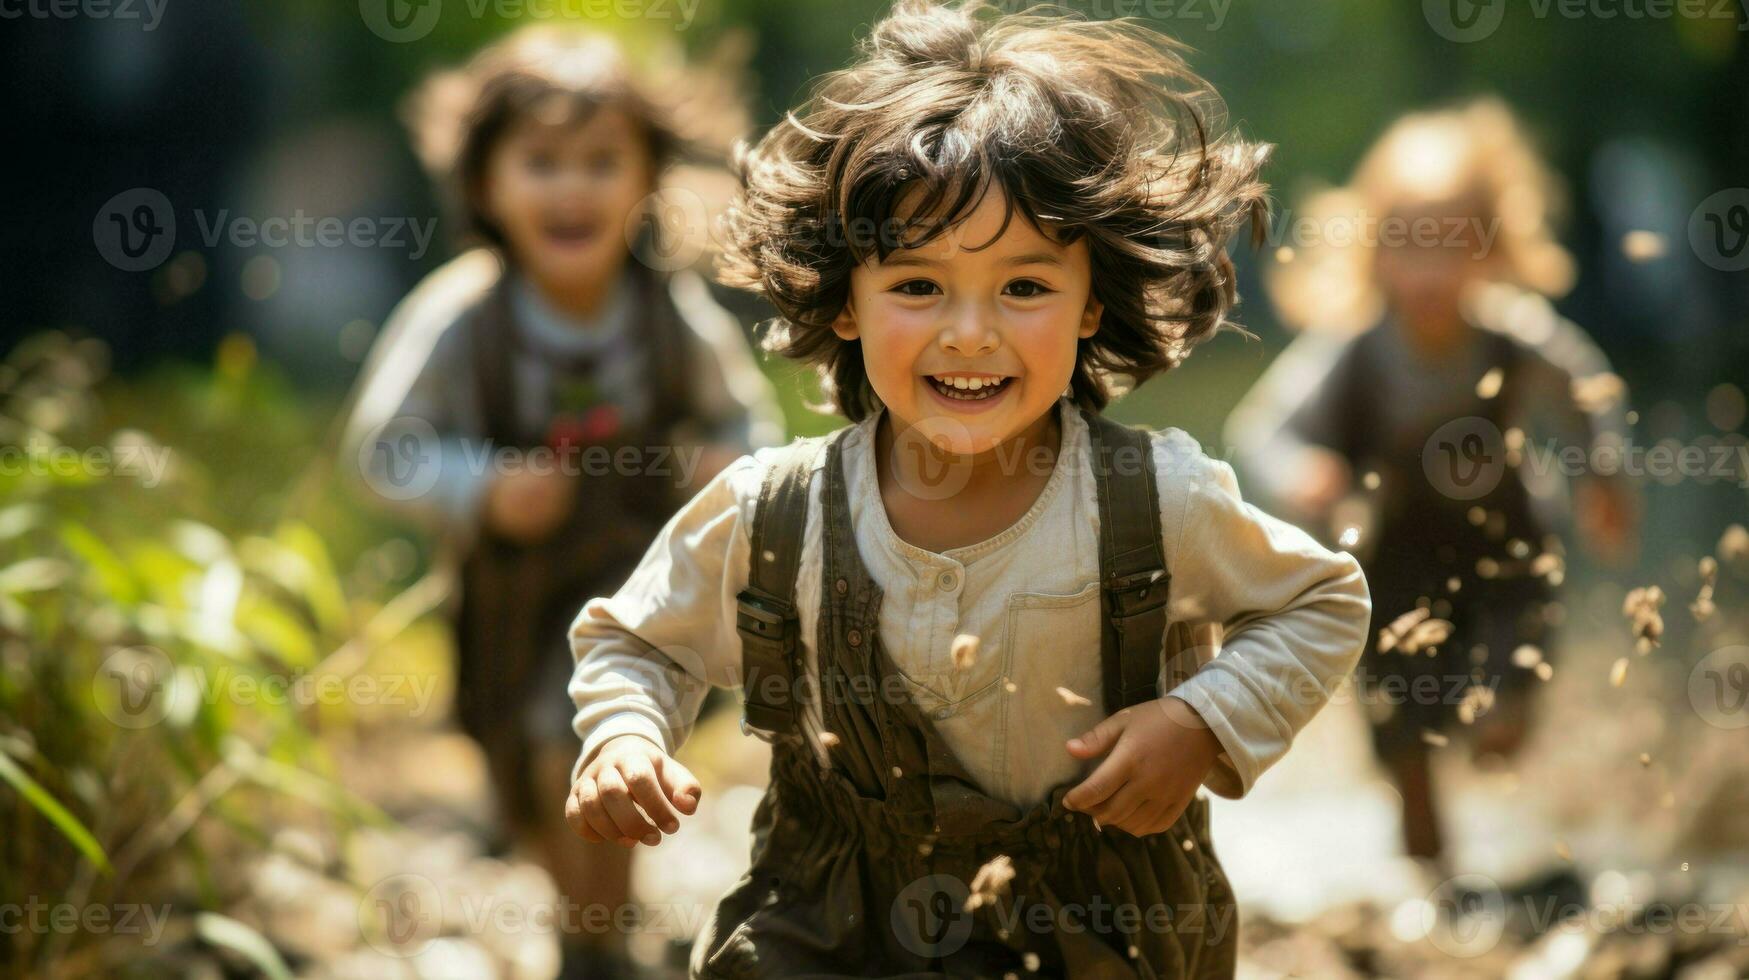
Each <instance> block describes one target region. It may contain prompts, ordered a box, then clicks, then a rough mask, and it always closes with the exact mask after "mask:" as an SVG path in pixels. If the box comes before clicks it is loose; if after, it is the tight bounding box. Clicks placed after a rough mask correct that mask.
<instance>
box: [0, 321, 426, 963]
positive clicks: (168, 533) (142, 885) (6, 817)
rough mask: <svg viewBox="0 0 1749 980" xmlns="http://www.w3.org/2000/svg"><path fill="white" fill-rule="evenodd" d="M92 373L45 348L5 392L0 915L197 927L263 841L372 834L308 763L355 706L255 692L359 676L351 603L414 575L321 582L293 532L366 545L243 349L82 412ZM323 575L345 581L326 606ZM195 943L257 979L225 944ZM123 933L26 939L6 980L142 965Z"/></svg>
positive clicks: (70, 350) (92, 361)
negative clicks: (117, 915)
mask: <svg viewBox="0 0 1749 980" xmlns="http://www.w3.org/2000/svg"><path fill="white" fill-rule="evenodd" d="M103 354H104V352H103V349H102V348H101V346H100V345H96V344H94V343H91V342H82V341H73V340H70V339H69V338H67V337H64V336H61V335H57V334H50V335H45V336H42V337H39V338H36V339H34V340H32V341H30V342H27V343H26V344H24V345H22V346H21V347H19V348H18V349H17V350H15V351H14V352H13V353H12V354H11V356H10V357H9V358H8V359H7V361H6V362H5V364H4V365H3V366H0V451H3V452H4V454H5V455H4V457H3V458H0V896H6V899H7V900H8V901H12V900H15V898H16V899H21V900H28V901H32V902H43V903H49V904H61V903H65V904H67V905H71V906H73V907H75V908H77V909H90V908H98V907H113V906H115V905H117V904H120V903H129V904H142V905H151V906H169V907H170V908H171V909H172V910H173V911H174V913H175V914H177V915H180V916H193V915H194V914H195V913H197V912H199V911H200V910H201V909H202V908H210V907H212V906H213V905H214V904H216V903H222V902H223V901H224V900H225V899H226V897H227V893H228V892H231V891H232V890H234V889H235V888H236V887H237V886H238V882H237V881H236V880H235V875H236V872H237V871H238V864H239V863H238V862H227V861H226V860H225V858H226V857H227V855H229V854H231V853H233V849H234V848H235V847H236V846H237V845H238V844H239V843H240V842H244V841H247V840H250V839H254V838H259V837H261V836H264V834H265V831H266V830H267V829H268V828H269V827H270V822H269V820H268V818H269V817H271V824H277V823H280V822H282V821H285V820H287V819H288V818H291V817H293V816H294V815H296V814H299V813H304V814H308V815H310V816H311V817H312V818H318V819H320V818H331V819H334V820H335V821H336V826H338V827H340V828H342V829H343V828H344V827H346V826H351V825H354V824H356V823H358V822H361V821H380V820H382V819H383V817H382V816H381V814H379V813H378V812H376V811H375V810H374V809H373V808H372V807H370V806H369V805H368V804H365V803H363V802H361V801H359V800H357V799H355V798H353V797H352V796H351V795H350V794H348V793H347V792H346V791H345V790H343V789H342V788H341V787H340V786H339V785H338V784H337V783H336V782H335V780H334V778H333V777H334V775H335V774H334V767H333V763H332V761H331V760H330V759H329V758H328V756H327V755H326V754H325V753H324V750H323V747H322V743H321V742H320V740H319V738H318V736H319V735H321V734H323V733H324V732H325V731H326V730H327V729H328V728H329V727H330V726H333V725H337V724H345V723H347V722H348V720H349V713H350V708H351V706H350V705H348V704H346V703H345V701H344V699H342V700H341V701H340V702H339V703H337V704H334V703H330V702H327V701H321V702H316V703H311V702H310V700H309V699H305V698H299V697H287V696H277V697H275V696H268V692H269V691H282V692H283V691H284V690H286V689H285V688H284V687H274V686H272V685H274V684H275V683H276V682H287V681H289V680H291V679H293V678H298V677H306V676H307V677H312V678H313V677H322V676H326V675H331V674H337V673H342V672H351V671H357V670H359V669H360V668H361V666H363V663H364V659H365V658H364V657H363V656H361V655H360V654H361V652H363V651H366V650H367V649H368V647H369V645H370V643H372V642H375V640H374V639H372V640H369V641H367V639H366V634H368V633H371V632H373V628H372V626H371V617H370V616H368V615H366V614H367V613H370V612H372V608H371V606H370V605H368V604H366V603H365V602H363V601H361V600H359V599H357V598H356V597H360V596H369V595H372V594H380V593H381V592H383V591H384V590H385V589H386V588H387V587H388V586H389V585H390V579H391V578H392V577H395V575H397V574H398V575H400V576H404V575H406V574H407V573H409V572H411V571H412V569H411V568H400V569H397V570H396V572H395V573H392V574H384V573H383V570H382V569H381V568H380V567H377V565H380V562H379V563H376V565H373V562H372V560H371V559H372V553H354V554H349V555H346V556H345V557H344V558H341V557H337V555H336V554H335V548H334V547H333V545H332V543H331V542H332V541H333V540H335V538H334V532H333V531H332V530H331V531H330V533H329V534H328V535H324V534H323V533H321V532H319V531H318V530H317V529H316V527H315V526H313V525H312V524H311V523H309V522H308V521H307V520H306V519H305V517H306V516H308V515H317V516H318V517H319V518H320V517H321V515H328V516H329V518H332V519H326V520H324V526H328V527H330V528H339V529H340V530H341V531H342V532H343V534H342V538H341V539H342V540H347V541H354V542H356V541H363V540H366V539H368V538H373V537H374V538H377V539H379V540H380V537H381V529H374V528H373V529H368V533H367V531H366V529H365V525H363V524H362V523H361V522H362V521H363V518H360V517H357V516H356V515H353V516H352V517H350V518H346V517H344V516H341V515H346V514H347V513H348V512H349V509H348V508H347V507H346V506H345V505H344V503H343V502H341V501H340V500H339V499H338V498H337V496H336V495H335V494H334V492H333V491H332V490H330V489H328V485H329V484H331V483H332V482H333V481H331V480H327V479H325V473H324V472H320V471H319V472H317V473H316V477H317V479H316V481H315V482H313V483H312V482H310V481H309V479H308V476H309V467H311V466H312V465H316V466H318V467H320V466H321V463H320V462H319V461H320V460H321V459H323V458H324V457H323V453H324V452H325V451H326V446H325V445H324V440H323V438H322V433H321V430H320V428H319V424H318V422H317V420H318V419H320V418H322V416H323V415H325V414H326V413H325V412H323V413H322V414H317V413H315V412H313V411H311V409H310V407H309V406H300V405H298V404H297V403H296V402H295V401H293V400H292V399H291V398H290V397H288V395H287V389H285V388H284V386H282V385H279V384H278V383H277V382H275V381H274V380H273V379H272V378H268V377H262V376H259V372H258V371H256V369H255V366H254V363H253V357H252V355H251V351H250V349H249V347H248V345H247V342H230V343H227V344H226V345H225V347H224V349H223V350H222V351H221V354H220V357H219V363H218V366H217V370H216V371H212V372H210V373H197V372H194V371H192V370H189V371H185V372H180V373H178V374H177V375H176V376H175V378H174V380H173V382H172V383H170V384H166V382H165V379H164V378H163V377H159V378H155V379H148V380H147V381H145V382H143V383H142V384H141V385H140V386H139V387H138V388H135V389H129V388H124V387H120V386H115V387H111V386H109V385H105V386H104V387H103V388H101V389H99V388H98V387H97V386H98V382H99V380H100V379H101V378H102V376H103V373H104V356H103ZM100 392H101V395H102V397H101V398H100ZM118 414H119V415H120V416H121V417H124V418H126V419H128V420H129V422H130V426H129V427H126V428H121V427H117V426H116V425H115V423H114V421H113V420H114V419H115V418H116V416H117V415H118ZM143 419H151V420H153V421H152V423H147V424H146V427H150V425H161V426H162V427H163V428H164V429H170V430H173V431H174V432H175V437H174V446H175V448H171V446H170V445H166V444H165V443H163V442H160V441H159V439H158V438H157V437H156V436H154V435H151V434H148V433H147V432H146V431H144V430H143V428H142V427H141V425H142V422H141V420H143ZM161 431H162V430H161ZM191 446H192V447H197V450H196V451H191V450H190V449H189V448H188V447H191ZM300 478H303V479H300ZM300 483H303V484H307V485H311V486H317V487H318V488H319V489H318V490H317V491H308V490H300V489H298V488H299V486H300ZM288 488H290V489H289V490H288ZM331 498H332V499H331ZM349 520H350V524H349ZM403 548H405V545H404V543H403ZM342 550H345V549H342ZM354 551H355V552H357V551H358V549H354ZM342 561H345V562H347V563H349V564H353V565H356V566H357V567H359V568H361V569H363V570H364V572H363V573H361V574H360V575H359V576H357V577H355V578H353V579H349V580H343V579H342V576H341V573H340V572H339V570H338V569H339V568H341V567H344V566H343V565H342ZM403 564H408V563H407V562H403ZM349 596H352V597H355V598H354V599H352V600H350V601H349V599H348V597H349ZM375 631H376V632H380V630H375ZM337 651H341V652H342V653H341V654H339V655H337V653H336V652H337ZM192 931H193V932H194V934H195V935H197V936H198V937H200V938H201V939H202V941H204V942H208V943H216V944H219V945H226V946H230V947H232V948H235V949H241V950H243V952H244V954H245V955H246V957H247V958H248V959H249V960H251V961H252V962H254V963H255V964H256V965H257V966H258V968H260V969H263V970H268V969H269V964H270V963H276V962H277V956H276V955H275V954H273V952H272V950H271V949H264V948H263V946H264V942H263V941H260V939H259V937H258V936H254V937H253V939H252V938H251V937H252V936H253V934H252V933H251V932H249V931H248V930H247V928H246V927H242V926H241V925H239V924H238V923H234V922H231V921H230V920H228V919H221V918H202V919H200V920H198V928H196V929H194V930H192ZM117 933H119V930H111V931H110V934H105V931H104V930H90V929H83V928H82V929H77V930H69V929H57V928H53V927H49V926H42V927H34V926H31V925H28V924H27V926H26V927H25V928H23V929H22V930H20V931H18V932H16V933H14V934H13V935H11V936H10V937H9V943H8V944H7V945H0V974H4V975H7V976H16V975H21V974H28V973H30V972H32V971H33V970H37V969H43V968H45V967H47V966H49V965H50V964H53V965H55V966H56V967H57V968H58V969H60V970H61V971H62V972H66V964H67V963H70V962H77V963H84V964H88V968H89V969H90V970H91V971H93V972H106V970H105V969H104V966H103V964H106V963H108V964H114V963H115V962H117V961H123V960H125V961H129V962H137V961H138V960H139V959H140V958H141V955H142V952H143V953H144V956H145V957H150V956H152V955H154V954H155V953H161V952H162V951H155V950H144V951H142V950H140V949H139V948H138V945H139V942H140V937H139V936H138V935H121V934H117ZM269 958H271V959H269ZM280 969H281V970H283V965H281V966H280ZM73 972H83V971H81V970H74V971H73ZM270 972H271V971H270Z"/></svg>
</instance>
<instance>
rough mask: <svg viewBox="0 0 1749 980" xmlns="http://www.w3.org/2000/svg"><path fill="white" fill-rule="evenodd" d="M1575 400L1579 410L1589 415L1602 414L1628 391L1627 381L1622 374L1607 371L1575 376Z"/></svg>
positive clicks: (1573, 388)
mask: <svg viewBox="0 0 1749 980" xmlns="http://www.w3.org/2000/svg"><path fill="white" fill-rule="evenodd" d="M1572 391H1573V401H1574V402H1575V403H1576V404H1577V405H1578V406H1579V410H1580V411H1582V412H1585V413H1587V414H1589V415H1602V414H1603V413H1604V412H1607V411H1609V410H1610V409H1611V408H1614V407H1615V404H1616V403H1617V402H1619V401H1621V400H1622V396H1624V395H1626V394H1627V392H1628V386H1627V382H1625V381H1623V380H1622V379H1621V376H1620V375H1617V374H1611V373H1609V372H1608V371H1605V372H1603V373H1601V374H1593V375H1591V376H1590V377H1586V378H1574V379H1573V385H1572Z"/></svg>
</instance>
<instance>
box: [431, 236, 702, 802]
mask: <svg viewBox="0 0 1749 980" xmlns="http://www.w3.org/2000/svg"><path fill="white" fill-rule="evenodd" d="M633 271H634V272H635V273H636V282H637V291H638V293H637V310H638V313H637V316H638V323H637V330H638V336H639V338H640V340H641V341H642V342H643V343H646V344H648V345H649V346H650V351H649V355H648V359H647V364H648V371H649V377H648V380H647V383H648V384H649V385H650V390H651V391H652V392H654V393H655V397H653V398H652V399H651V400H650V417H649V418H648V419H646V420H644V422H643V424H642V425H628V426H627V428H625V429H624V430H622V431H620V432H618V433H616V434H615V435H613V436H612V437H611V438H610V439H609V440H608V441H607V442H605V443H602V444H601V445H602V446H603V447H604V448H605V449H606V450H607V451H608V452H610V453H616V452H618V451H620V450H621V449H622V448H625V449H627V450H628V451H630V450H636V451H639V452H645V451H647V450H648V447H657V446H670V445H673V444H674V443H675V431H676V429H677V428H678V427H679V426H681V425H682V424H683V423H684V422H686V421H687V419H688V418H689V417H690V416H691V415H692V414H693V412H694V408H693V400H692V397H691V394H690V391H689V385H690V380H689V375H688V370H687V365H688V360H687V358H688V351H687V349H686V345H685V331H686V327H685V325H684V324H683V323H682V322H681V320H680V314H679V312H678V311H677V310H675V309H674V306H673V303H672V301H671V300H670V299H669V297H668V294H667V291H666V288H665V283H664V282H663V280H662V279H661V278H660V277H659V276H656V275H655V274H653V273H651V272H649V271H648V270H645V269H642V268H641V267H636V266H634V270H633ZM514 316H515V314H514V312H513V310H512V307H511V303H510V280H509V276H508V275H506V276H505V277H504V278H503V279H501V280H500V281H499V282H498V284H497V285H496V287H494V288H493V290H492V292H491V293H490V294H488V295H487V296H486V297H485V298H484V300H483V302H481V303H480V305H479V306H478V307H477V308H476V309H475V310H474V311H473V313H472V314H471V316H470V318H469V321H468V323H467V326H466V328H467V329H468V331H469V342H470V343H471V344H472V349H473V357H474V366H475V384H476V385H477V392H478V398H479V402H480V405H481V408H482V410H483V413H484V415H485V422H486V431H485V432H484V435H485V437H486V438H487V439H488V440H490V442H491V445H492V446H493V447H494V448H499V447H516V448H520V449H528V448H530V447H535V446H539V445H541V444H542V439H543V433H542V432H540V431H538V430H536V431H531V430H529V429H528V428H527V427H526V426H527V423H525V422H523V421H521V418H522V415H521V413H520V412H518V411H517V395H518V388H517V384H516V377H515V373H514V370H513V368H512V360H513V356H514V354H515V353H516V350H517V345H518V343H519V342H520V340H519V337H520V334H519V332H518V330H517V329H516V323H515V322H514ZM565 369H566V374H567V375H568V376H572V377H588V376H589V375H590V374H591V373H592V372H593V370H594V367H593V365H591V364H589V363H587V362H584V361H578V362H576V363H572V364H568V365H565ZM639 458H640V459H642V458H644V457H642V456H640V457H639ZM576 478H577V479H578V480H579V481H582V483H583V485H582V486H579V487H578V488H577V498H576V503H575V505H574V506H573V507H572V508H571V510H570V512H569V513H568V514H567V515H566V517H565V520H564V522H563V524H561V525H560V526H559V527H558V528H557V529H555V530H554V532H553V533H552V534H551V535H550V536H548V537H547V538H546V539H545V540H542V541H539V542H536V543H533V544H520V543H517V542H514V541H511V540H509V539H507V538H504V537H501V536H499V535H497V534H495V533H493V532H492V530H491V529H490V528H487V527H481V528H480V531H479V534H478V535H477V536H476V538H475V540H474V542H473V545H472V547H471V548H470V549H469V551H468V553H467V554H466V555H464V556H463V560H462V565H461V602H460V603H459V604H458V605H457V606H456V607H455V610H454V615H455V628H456V653H457V664H456V716H457V720H458V721H459V722H460V724H461V727H462V730H463V731H465V732H466V733H467V734H468V735H469V736H471V737H472V738H473V739H474V740H475V741H477V742H479V743H480V745H481V747H482V749H483V750H484V752H485V755H486V761H487V763H488V771H489V773H490V774H491V777H492V781H493V784H494V786H495V788H496V791H497V799H498V803H499V805H500V806H501V807H502V808H503V810H504V817H505V818H506V820H507V821H508V822H509V823H510V824H511V825H512V826H514V827H526V826H533V825H536V824H537V823H538V819H537V818H538V812H537V810H536V807H537V805H538V802H537V801H536V799H535V796H534V783H533V774H532V773H531V771H530V768H529V765H530V761H531V758H532V757H533V754H534V746H532V745H530V744H529V736H528V734H527V733H526V732H524V731H523V725H522V723H521V718H522V714H523V712H524V711H526V710H527V706H528V705H529V704H531V703H533V701H534V699H535V698H552V697H553V696H554V691H553V690H552V689H551V687H550V685H549V684H548V683H547V678H549V677H550V676H551V675H552V674H553V673H555V672H556V671H555V670H553V669H551V668H552V665H554V664H555V663H557V664H562V665H563V666H562V667H560V668H558V670H559V671H563V672H566V673H568V671H569V667H570V664H571V651H570V648H569V647H568V646H567V644H566V642H565V635H566V631H567V629H568V627H569V626H570V624H571V620H572V619H574V618H575V617H576V615H577V610H579V609H581V608H583V604H584V603H586V602H588V601H589V599H590V598H592V597H594V596H598V595H612V594H613V593H614V591H615V590H616V589H618V588H619V586H620V583H622V582H624V581H625V579H626V577H627V576H628V575H630V574H631V572H632V569H634V568H636V567H637V563H638V559H639V558H641V557H643V554H644V551H645V549H647V548H648V547H649V546H650V542H651V541H652V540H654V539H655V537H656V534H657V532H658V531H660V530H661V529H662V525H663V523H664V522H666V521H667V520H668V518H669V516H670V515H672V514H673V513H674V511H675V510H676V509H678V507H679V506H680V504H681V503H683V502H684V501H683V500H682V499H681V496H680V491H679V488H678V487H677V486H676V484H675V481H674V479H673V478H672V477H671V476H666V475H659V474H656V473H654V472H638V473H631V474H622V473H617V472H616V473H612V474H609V475H592V474H579V475H578V476H577V477H576ZM558 696H559V697H560V698H563V696H564V695H563V693H562V692H559V694H558ZM567 729H568V726H567V728H566V729H555V730H554V731H553V732H552V734H551V736H550V737H551V738H553V739H554V740H555V741H563V740H564V739H566V738H570V737H573V736H571V735H570V733H569V731H568V730H567Z"/></svg>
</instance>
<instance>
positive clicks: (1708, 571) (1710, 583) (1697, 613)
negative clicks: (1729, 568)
mask: <svg viewBox="0 0 1749 980" xmlns="http://www.w3.org/2000/svg"><path fill="white" fill-rule="evenodd" d="M1718 584H1719V563H1718V561H1717V560H1716V559H1715V558H1713V556H1711V555H1708V556H1706V557H1705V558H1702V559H1701V560H1700V595H1698V596H1696V597H1695V599H1694V601H1693V602H1691V603H1689V605H1688V611H1689V612H1691V613H1693V614H1694V621H1695V622H1697V623H1704V622H1706V621H1707V620H1709V619H1711V618H1712V617H1713V613H1716V612H1718V611H1719V607H1718V606H1715V605H1713V588H1714V587H1716V586H1717V585H1718Z"/></svg>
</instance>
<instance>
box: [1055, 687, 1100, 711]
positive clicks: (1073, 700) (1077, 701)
mask: <svg viewBox="0 0 1749 980" xmlns="http://www.w3.org/2000/svg"><path fill="white" fill-rule="evenodd" d="M1057 697H1059V698H1062V699H1063V703H1064V704H1066V705H1068V706H1069V707H1071V708H1085V707H1087V706H1089V705H1091V704H1092V703H1093V702H1092V701H1089V700H1087V699H1086V698H1084V697H1082V696H1081V695H1079V694H1076V693H1075V692H1074V691H1071V690H1069V689H1068V688H1066V687H1059V688H1057Z"/></svg>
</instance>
